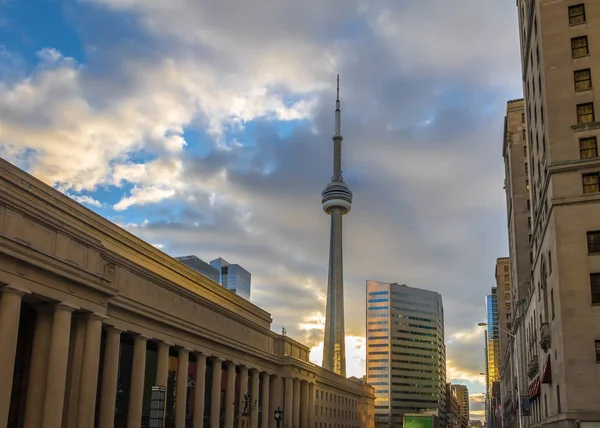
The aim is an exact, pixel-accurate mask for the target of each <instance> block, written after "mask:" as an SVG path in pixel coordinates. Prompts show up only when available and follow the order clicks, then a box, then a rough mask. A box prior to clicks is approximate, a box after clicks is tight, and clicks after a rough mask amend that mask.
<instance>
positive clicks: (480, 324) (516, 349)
mask: <svg viewBox="0 0 600 428" xmlns="http://www.w3.org/2000/svg"><path fill="white" fill-rule="evenodd" d="M487 325H488V323H486V322H480V323H477V326H479V327H486V326H487ZM496 328H497V329H498V330H500V331H501V332H503V333H506V334H507V335H509V336H510V337H511V338H512V339H513V340H514V341H515V342H516V341H517V336H516V335H515V334H512V333H511V332H510V331H506V330H504V329H503V328H502V327H500V326H496ZM515 354H516V356H515V369H516V371H517V395H518V397H517V400H519V401H518V402H517V403H518V405H517V412H518V413H517V416H518V418H517V419H518V421H519V428H523V413H522V412H521V373H520V371H519V344H518V343H517V344H516V347H515ZM486 358H487V356H486Z"/></svg>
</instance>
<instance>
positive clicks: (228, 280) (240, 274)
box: [210, 257, 252, 300]
mask: <svg viewBox="0 0 600 428" xmlns="http://www.w3.org/2000/svg"><path fill="white" fill-rule="evenodd" d="M210 265H211V266H212V267H214V268H215V269H217V270H218V271H219V283H220V284H221V285H222V286H223V287H225V288H227V289H228V290H231V291H233V292H234V293H235V294H237V295H238V296H241V297H243V298H244V299H246V300H250V282H251V280H252V275H251V274H250V272H248V271H247V270H246V269H244V268H243V267H241V266H240V265H238V264H231V263H229V262H227V260H225V259H223V258H221V257H219V258H218V259H214V260H211V262H210Z"/></svg>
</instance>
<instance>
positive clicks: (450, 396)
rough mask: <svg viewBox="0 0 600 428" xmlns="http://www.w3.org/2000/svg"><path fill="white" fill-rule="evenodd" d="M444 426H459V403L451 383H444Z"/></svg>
mask: <svg viewBox="0 0 600 428" xmlns="http://www.w3.org/2000/svg"><path fill="white" fill-rule="evenodd" d="M446 427H447V428H460V405H459V403H458V397H457V396H456V391H455V390H454V389H453V388H452V384H451V383H447V384H446Z"/></svg>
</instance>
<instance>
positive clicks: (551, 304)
mask: <svg viewBox="0 0 600 428" xmlns="http://www.w3.org/2000/svg"><path fill="white" fill-rule="evenodd" d="M550 308H551V309H552V319H554V317H555V316H556V313H555V312H554V290H550Z"/></svg>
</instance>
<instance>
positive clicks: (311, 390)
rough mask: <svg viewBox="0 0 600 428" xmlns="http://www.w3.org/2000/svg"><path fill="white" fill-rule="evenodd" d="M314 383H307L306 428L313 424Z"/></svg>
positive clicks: (314, 410) (314, 409)
mask: <svg viewBox="0 0 600 428" xmlns="http://www.w3.org/2000/svg"><path fill="white" fill-rule="evenodd" d="M315 413H316V408H315V384H314V383H312V382H311V383H309V384H308V428H312V427H314V426H315Z"/></svg>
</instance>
